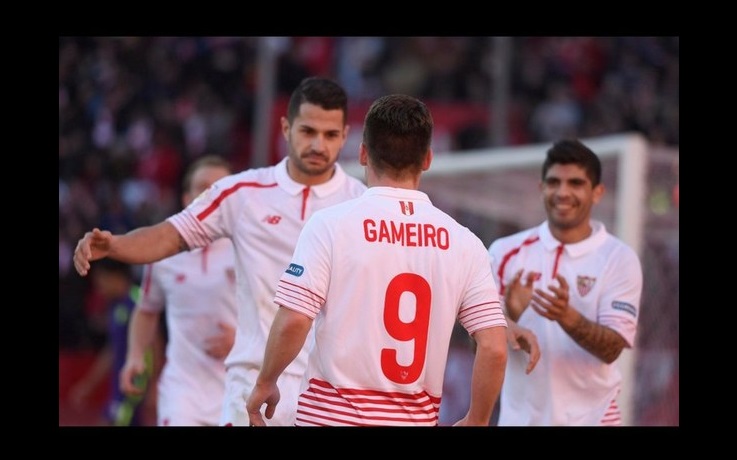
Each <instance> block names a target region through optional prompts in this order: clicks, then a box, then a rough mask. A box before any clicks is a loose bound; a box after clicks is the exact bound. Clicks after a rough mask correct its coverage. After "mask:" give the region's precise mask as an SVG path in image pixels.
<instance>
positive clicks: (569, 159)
mask: <svg viewBox="0 0 737 460" xmlns="http://www.w3.org/2000/svg"><path fill="white" fill-rule="evenodd" d="M554 164H563V165H565V164H575V165H578V166H580V167H582V168H583V169H584V171H586V176H587V177H588V178H589V180H590V181H591V186H592V187H596V186H597V185H599V183H600V182H601V161H600V160H599V157H598V156H596V154H595V153H594V152H593V151H592V150H591V149H590V148H588V147H586V146H585V145H584V144H583V143H582V142H581V141H579V140H578V139H562V140H559V141H557V142H556V143H555V144H553V146H552V147H550V149H548V153H547V156H546V157H545V161H544V162H543V169H542V180H543V181H544V180H545V175H546V174H547V173H548V169H550V167H551V166H553V165H554Z"/></svg>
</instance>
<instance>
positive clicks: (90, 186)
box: [59, 37, 679, 349]
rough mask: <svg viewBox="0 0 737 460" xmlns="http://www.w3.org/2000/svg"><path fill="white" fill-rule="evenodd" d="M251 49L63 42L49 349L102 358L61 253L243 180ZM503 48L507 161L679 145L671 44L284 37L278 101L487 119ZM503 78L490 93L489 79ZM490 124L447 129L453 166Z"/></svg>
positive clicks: (195, 41) (228, 44) (94, 324)
mask: <svg viewBox="0 0 737 460" xmlns="http://www.w3.org/2000/svg"><path fill="white" fill-rule="evenodd" d="M262 39H263V38H259V37H60V38H59V346H60V349H80V348H98V347H100V346H101V344H102V343H103V342H104V339H105V334H106V330H105V323H104V320H103V319H102V318H103V315H104V311H103V310H104V307H103V300H102V298H101V296H100V295H99V293H97V292H96V291H95V290H94V289H93V288H92V286H91V284H90V282H89V280H88V279H87V278H82V277H80V276H78V275H77V274H76V272H75V271H74V267H73V266H72V263H71V260H72V251H73V250H74V245H75V244H76V241H77V240H78V239H79V238H80V237H81V236H82V235H83V233H84V232H85V231H87V230H89V229H91V228H93V227H100V228H103V229H108V230H111V231H113V232H114V233H121V232H125V231H127V230H129V229H132V228H134V227H137V226H141V225H148V224H152V223H155V222H158V221H159V220H161V219H162V218H164V217H166V216H168V215H170V214H171V213H173V212H174V211H176V210H177V209H178V203H179V196H180V192H181V190H180V188H179V182H180V179H181V174H182V172H183V171H184V169H185V168H186V166H187V165H188V164H189V163H190V162H191V161H193V160H194V159H196V158H198V157H200V156H202V155H204V154H206V153H209V154H217V155H221V156H223V157H225V158H227V159H228V160H230V161H231V162H232V163H233V165H234V167H235V168H236V169H237V170H239V169H244V168H247V167H249V166H250V165H251V148H252V140H253V132H252V131H253V125H254V113H255V110H256V92H257V91H258V88H257V72H258V68H257V65H258V49H259V42H260V40H262ZM502 43H506V45H505V46H508V47H509V54H508V55H509V62H508V66H507V67H506V71H507V72H508V73H507V75H508V81H509V86H508V95H507V96H508V97H507V99H506V100H507V117H508V124H507V126H508V127H507V131H508V132H507V133H505V135H504V139H505V142H506V144H507V145H520V144H526V143H536V142H548V141H552V140H553V139H557V138H559V137H563V136H578V137H593V136H601V135H606V134H614V133H621V132H631V131H638V132H641V133H643V134H644V135H645V136H646V137H647V138H648V140H649V141H650V142H651V143H652V144H653V145H663V146H671V147H677V146H678V143H679V38H678V37H510V38H509V39H508V41H506V42H502V41H500V40H495V39H494V38H492V37H279V38H274V39H270V42H269V46H272V47H273V49H274V50H275V52H276V67H275V68H276V73H275V76H274V83H275V88H274V89H275V91H276V96H277V97H284V96H285V95H288V94H289V93H290V92H291V91H292V90H293V89H294V87H296V85H297V83H298V82H299V81H300V80H301V79H302V78H304V77H306V76H308V75H324V76H331V77H333V78H335V79H336V80H337V81H339V82H340V83H341V84H342V85H343V86H344V87H345V88H346V90H347V92H348V94H349V98H350V99H349V104H356V103H360V102H366V101H371V100H373V99H374V98H375V97H377V96H379V95H383V94H387V93H406V94H410V95H413V96H416V97H419V98H421V99H423V100H425V101H428V102H432V101H434V102H444V103H453V104H456V105H460V106H461V107H462V106H463V105H464V104H467V105H469V106H470V105H474V106H475V105H479V104H482V105H490V104H493V103H494V100H495V98H496V97H498V94H497V93H496V92H495V90H496V88H497V87H496V86H495V77H494V76H495V75H498V72H497V71H498V69H496V70H495V66H498V64H499V60H498V59H497V58H496V56H498V54H499V53H498V51H499V50H498V49H497V48H498V47H500V46H501V44H502ZM497 78H498V77H497ZM489 125H490V124H489V123H488V121H486V120H479V121H478V122H470V123H468V124H467V125H465V126H461V127H458V128H457V129H454V131H453V132H452V133H451V134H452V138H451V140H450V144H449V147H450V148H451V150H453V151H458V150H466V149H473V148H483V147H490V146H492V144H491V140H490V137H491V134H490V133H489Z"/></svg>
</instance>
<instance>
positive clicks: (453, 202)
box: [341, 133, 648, 425]
mask: <svg viewBox="0 0 737 460" xmlns="http://www.w3.org/2000/svg"><path fill="white" fill-rule="evenodd" d="M581 141H582V142H583V143H584V144H586V146H588V147H589V148H590V149H591V150H593V151H594V152H595V153H596V154H597V155H598V156H599V158H600V159H601V160H602V164H603V169H604V170H603V171H602V182H603V183H604V185H605V187H606V190H607V192H606V193H605V198H604V199H602V202H600V206H598V207H595V208H594V213H593V215H594V217H595V218H601V220H602V221H603V222H604V223H605V225H606V226H607V228H608V229H610V230H611V232H612V233H613V234H614V235H616V236H617V237H619V238H620V239H621V240H623V241H624V242H625V243H627V244H628V245H630V246H631V247H632V248H633V249H634V250H635V251H636V252H637V254H638V255H640V257H642V250H643V237H644V235H643V233H644V224H645V212H646V207H645V204H646V196H647V195H646V194H647V190H646V188H647V187H646V180H647V174H646V173H647V164H648V163H647V156H648V144H647V141H646V140H645V138H644V137H643V136H642V135H641V134H637V133H622V134H614V135H608V136H601V137H590V138H582V139H581ZM551 146H552V143H544V144H529V145H522V146H511V147H493V148H485V149H476V150H466V151H456V152H434V153H435V156H434V158H433V162H432V165H431V166H430V169H429V170H427V171H425V172H424V173H423V176H422V180H421V182H420V189H421V190H423V191H425V192H426V193H428V195H429V196H430V198H431V200H432V201H433V203H434V204H435V205H436V206H438V207H439V208H441V209H443V210H444V211H446V212H448V213H449V214H451V215H452V216H453V217H455V218H456V219H457V220H458V221H459V222H460V223H461V224H463V225H466V226H467V227H469V228H470V229H471V230H473V231H474V232H475V233H477V234H478V236H479V237H480V238H481V239H482V241H484V243H485V244H486V245H487V246H488V245H489V244H491V240H490V239H493V238H499V237H501V236H504V235H502V234H499V233H498V229H497V232H496V233H495V232H494V231H493V230H492V231H490V230H488V228H489V227H491V228H495V227H494V226H493V225H491V226H490V225H488V222H487V224H486V225H485V224H484V223H479V222H478V221H479V220H486V219H489V220H504V221H509V222H511V223H512V224H514V226H515V227H516V228H519V229H522V228H527V227H530V226H533V225H536V224H539V223H540V222H542V220H544V219H545V215H544V210H543V209H542V204H541V203H540V200H539V193H537V190H538V189H537V184H538V183H539V182H540V179H541V173H542V163H543V161H544V159H545V154H546V152H547V150H548V149H549V148H550V147H551ZM341 166H343V168H344V169H345V170H346V172H347V173H348V174H350V175H352V176H355V177H358V178H360V179H363V177H364V171H363V167H362V166H361V165H360V164H359V163H358V162H357V161H346V162H341ZM599 207H600V208H602V210H599V209H597V208H599ZM597 213H601V214H600V215H597ZM635 353H636V349H625V350H624V351H623V352H622V355H621V356H620V358H619V365H620V369H621V371H622V378H623V382H622V392H621V393H620V395H619V403H620V406H621V410H622V417H623V422H624V424H625V425H632V423H633V420H634V419H633V413H634V411H633V404H634V398H633V395H634V391H635V388H634V385H635V384H636V382H635V375H634V374H635Z"/></svg>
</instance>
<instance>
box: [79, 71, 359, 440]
mask: <svg viewBox="0 0 737 460" xmlns="http://www.w3.org/2000/svg"><path fill="white" fill-rule="evenodd" d="M347 106H348V102H347V96H346V94H345V91H344V90H343V88H341V87H340V86H339V85H338V84H337V83H335V82H334V81H332V80H328V79H324V78H315V77H311V78H307V79H305V80H303V81H302V82H301V83H300V85H299V86H298V87H297V89H296V90H295V91H294V92H293V93H292V96H291V98H290V101H289V106H288V109H287V116H286V117H282V119H281V128H282V133H283V135H284V138H285V139H286V141H287V147H288V157H287V158H285V159H283V160H282V161H281V162H280V163H278V164H277V165H274V166H270V167H264V168H257V169H250V170H246V171H243V172H241V173H237V174H234V175H232V176H228V177H226V178H223V179H222V180H220V181H218V182H216V183H215V184H214V185H213V186H212V187H210V189H208V190H207V191H206V192H205V193H203V194H202V195H201V196H200V197H199V198H198V199H197V200H195V201H194V202H193V203H191V204H190V205H189V206H188V207H187V208H186V209H184V210H183V211H181V212H180V213H178V214H176V215H174V216H172V217H170V218H168V219H167V220H165V221H164V222H161V223H159V224H156V225H154V226H152V227H146V228H142V229H137V230H133V231H132V232H129V233H127V234H126V235H112V234H110V232H104V231H100V230H99V229H95V230H93V231H92V232H88V233H87V234H86V235H85V236H84V237H83V238H82V239H81V240H80V241H79V243H78V245H77V248H76V250H75V253H74V264H75V268H76V269H77V271H78V272H79V273H80V274H81V275H83V276H84V275H86V274H87V272H88V271H89V269H90V261H92V260H96V259H99V258H100V257H113V258H117V259H122V260H126V261H129V262H132V263H148V262H153V261H156V260H159V259H162V258H164V257H168V256H171V255H173V254H175V253H177V252H179V251H182V250H188V249H193V248H196V247H203V246H206V245H208V244H209V243H211V242H212V241H214V240H216V239H217V238H220V237H228V238H230V239H231V240H232V241H233V245H234V248H235V254H236V264H237V265H236V273H237V287H236V289H237V291H236V301H237V305H238V327H237V329H236V338H235V343H234V345H233V349H232V350H231V352H230V354H229V355H228V357H227V358H226V361H225V364H226V367H227V374H226V390H225V392H226V395H225V401H224V404H223V413H222V416H221V419H220V424H221V425H226V426H227V425H244V424H247V423H248V414H247V413H246V408H245V403H246V398H247V397H248V395H249V393H250V391H251V389H252V388H253V386H254V385H255V382H256V377H257V375H258V370H259V369H260V368H261V364H262V360H263V351H264V347H265V345H266V338H267V336H268V332H269V328H270V327H271V322H272V320H273V318H274V315H275V314H276V310H277V306H276V304H274V294H275V292H276V284H277V282H278V280H279V276H280V274H281V272H283V271H284V267H286V266H287V265H288V264H289V260H290V258H291V256H292V252H293V251H294V246H295V244H296V242H297V237H298V235H299V232H300V231H301V230H302V227H303V226H304V224H305V222H306V221H307V219H308V218H309V217H310V216H311V215H312V213H314V212H315V211H317V210H319V209H322V208H325V207H327V206H331V205H334V204H337V203H339V202H341V201H344V200H346V199H350V198H354V197H357V196H359V195H361V194H362V193H363V191H364V190H365V189H366V186H365V185H364V184H363V183H362V182H361V181H359V180H358V179H355V178H353V177H350V176H348V175H347V174H346V173H345V171H343V169H342V168H341V167H340V165H339V164H337V160H338V156H339V153H340V149H341V148H342V147H343V145H344V144H345V141H346V139H347V136H348V128H349V126H348V125H347V124H346V121H347ZM301 356H304V357H301V358H300V359H297V360H295V362H294V363H293V365H292V366H290V368H289V369H288V370H287V371H286V372H285V373H284V374H283V375H282V378H281V379H280V385H282V386H283V389H284V390H283V391H284V397H283V403H284V404H283V407H280V410H279V411H278V412H277V413H276V414H275V415H274V417H273V418H271V419H270V423H269V424H272V425H293V424H294V419H295V416H296V405H297V396H298V390H299V385H300V382H301V378H302V374H303V373H304V368H305V366H306V354H305V353H304V352H303V354H302V355H301Z"/></svg>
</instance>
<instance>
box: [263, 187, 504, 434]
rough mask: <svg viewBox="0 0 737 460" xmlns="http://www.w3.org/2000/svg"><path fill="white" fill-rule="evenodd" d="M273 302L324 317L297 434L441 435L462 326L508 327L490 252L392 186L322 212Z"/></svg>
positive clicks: (424, 201) (318, 320) (423, 200)
mask: <svg viewBox="0 0 737 460" xmlns="http://www.w3.org/2000/svg"><path fill="white" fill-rule="evenodd" d="M274 300H275V301H276V302H277V303H279V304H281V305H283V306H285V307H287V308H290V309H293V310H295V311H298V312H300V313H303V314H305V315H307V316H309V317H311V318H314V319H315V324H314V330H315V337H314V339H315V342H314V348H313V349H312V351H311V353H310V359H309V365H308V368H307V371H306V373H305V376H304V379H303V385H302V387H303V388H302V389H303V392H302V393H301V395H300V398H299V403H298V410H297V421H296V424H297V425H429V426H432V425H437V424H438V409H439V407H440V401H441V396H442V395H441V393H442V388H443V377H444V369H445V365H446V359H447V356H448V346H449V343H450V336H451V333H452V330H453V326H454V325H455V321H456V319H459V320H460V323H461V324H462V325H463V326H464V327H465V328H466V329H467V330H468V332H469V333H473V332H475V331H477V330H480V329H483V328H488V327H495V326H504V327H506V321H505V319H504V314H503V312H502V310H501V306H500V303H499V297H498V294H497V290H496V285H495V283H494V279H493V277H492V274H491V269H490V263H489V256H488V253H487V252H486V247H485V246H484V244H483V243H482V242H481V241H480V240H479V239H478V237H476V235H474V234H473V233H472V232H471V231H470V230H468V229H467V228H466V227H463V226H461V225H460V224H458V223H457V222H456V221H455V220H453V219H452V218H451V217H450V216H448V215H447V214H445V213H444V212H442V211H440V210H439V209H437V208H436V207H434V206H433V205H432V203H431V202H430V200H429V198H428V197H427V195H426V194H425V193H423V192H420V191H415V190H407V189H399V188H391V187H372V188H369V189H368V190H367V191H366V192H365V193H364V194H363V196H361V197H360V198H358V199H355V200H351V201H348V202H345V203H342V204H339V205H336V206H333V207H331V208H329V209H325V210H323V211H321V212H319V213H316V214H315V215H314V216H313V217H312V219H310V221H309V222H308V223H307V225H306V226H305V228H304V230H303V232H302V234H301V235H300V237H299V241H298V243H297V248H296V249H295V253H294V257H293V258H292V262H291V264H289V267H288V268H287V270H286V271H285V272H284V273H283V275H282V276H281V279H280V281H279V284H278V286H277V291H276V296H275V298H274Z"/></svg>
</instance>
